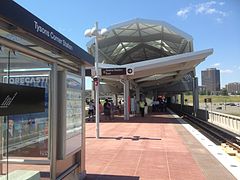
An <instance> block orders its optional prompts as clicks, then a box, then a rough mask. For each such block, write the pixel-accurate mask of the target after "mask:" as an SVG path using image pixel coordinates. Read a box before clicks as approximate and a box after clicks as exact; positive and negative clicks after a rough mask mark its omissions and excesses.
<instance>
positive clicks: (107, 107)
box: [103, 99, 111, 120]
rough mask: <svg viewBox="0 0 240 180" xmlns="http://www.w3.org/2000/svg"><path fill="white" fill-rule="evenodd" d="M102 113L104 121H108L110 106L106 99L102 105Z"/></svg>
mask: <svg viewBox="0 0 240 180" xmlns="http://www.w3.org/2000/svg"><path fill="white" fill-rule="evenodd" d="M103 112H104V116H105V120H110V118H111V105H110V103H109V101H108V99H106V100H105V103H104V105H103Z"/></svg>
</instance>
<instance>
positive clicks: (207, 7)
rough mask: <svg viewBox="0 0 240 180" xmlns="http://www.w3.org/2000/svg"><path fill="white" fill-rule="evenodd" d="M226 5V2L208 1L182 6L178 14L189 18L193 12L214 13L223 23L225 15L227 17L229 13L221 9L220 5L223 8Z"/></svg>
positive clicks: (199, 13)
mask: <svg viewBox="0 0 240 180" xmlns="http://www.w3.org/2000/svg"><path fill="white" fill-rule="evenodd" d="M224 5H225V2H219V3H217V2H216V1H207V2H205V3H199V4H195V5H190V6H187V7H185V8H182V9H180V10H179V11H178V12H177V16H179V17H182V18H187V17H188V16H189V15H190V13H191V12H195V14H196V15H212V16H213V15H214V16H215V19H216V21H217V22H219V23H222V22H223V17H226V16H227V13H226V12H224V11H222V10H220V9H219V7H221V8H222V7H223V6H224Z"/></svg>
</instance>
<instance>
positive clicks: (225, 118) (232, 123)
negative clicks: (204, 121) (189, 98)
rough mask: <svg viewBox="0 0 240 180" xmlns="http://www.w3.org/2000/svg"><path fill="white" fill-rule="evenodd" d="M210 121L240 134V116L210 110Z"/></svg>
mask: <svg viewBox="0 0 240 180" xmlns="http://www.w3.org/2000/svg"><path fill="white" fill-rule="evenodd" d="M208 113H209V119H208V122H210V123H212V124H215V125H217V126H219V127H222V128H224V129H227V130H229V131H231V132H233V133H236V134H238V135H240V117H238V116H233V115H229V114H223V113H219V112H214V111H209V112H208Z"/></svg>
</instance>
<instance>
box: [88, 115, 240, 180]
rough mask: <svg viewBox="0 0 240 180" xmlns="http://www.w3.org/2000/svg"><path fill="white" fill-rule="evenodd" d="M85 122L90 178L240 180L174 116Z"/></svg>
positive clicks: (119, 179)
mask: <svg viewBox="0 0 240 180" xmlns="http://www.w3.org/2000/svg"><path fill="white" fill-rule="evenodd" d="M100 136H101V138H100V139H96V138H95V123H86V170H87V177H86V179H87V180H91V179H103V180H105V179H109V180H124V179H126V180H139V179H141V180H143V179H144V180H204V179H207V180H208V179H209V180H226V179H228V180H232V179H235V178H234V177H233V176H232V175H231V174H230V173H229V172H228V171H227V170H226V169H225V168H224V167H223V166H222V165H221V164H219V162H218V161H217V160H216V159H215V158H214V157H213V156H212V155H211V154H209V152H208V151H207V150H206V149H205V148H204V147H203V146H202V145H200V144H199V143H198V141H197V140H196V139H195V138H194V137H193V136H191V135H190V133H188V132H187V131H186V130H185V129H184V128H183V127H182V125H181V124H180V123H179V122H178V121H177V120H176V119H175V118H174V117H173V116H172V115H170V114H168V113H159V114H152V115H147V116H146V117H144V118H142V117H131V118H130V120H129V121H124V120H123V117H116V118H114V119H113V120H111V121H108V122H107V121H105V122H101V123H100Z"/></svg>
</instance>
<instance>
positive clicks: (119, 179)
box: [84, 174, 139, 180]
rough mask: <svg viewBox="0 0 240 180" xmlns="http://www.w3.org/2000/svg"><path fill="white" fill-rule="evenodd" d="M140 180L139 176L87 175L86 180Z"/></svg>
mask: <svg viewBox="0 0 240 180" xmlns="http://www.w3.org/2000/svg"><path fill="white" fill-rule="evenodd" d="M96 179H97V180H139V177H138V176H121V175H104V174H87V176H86V178H85V179H84V180H96Z"/></svg>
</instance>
